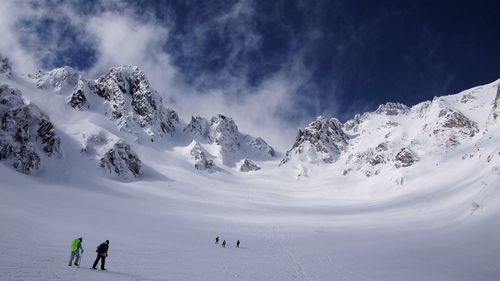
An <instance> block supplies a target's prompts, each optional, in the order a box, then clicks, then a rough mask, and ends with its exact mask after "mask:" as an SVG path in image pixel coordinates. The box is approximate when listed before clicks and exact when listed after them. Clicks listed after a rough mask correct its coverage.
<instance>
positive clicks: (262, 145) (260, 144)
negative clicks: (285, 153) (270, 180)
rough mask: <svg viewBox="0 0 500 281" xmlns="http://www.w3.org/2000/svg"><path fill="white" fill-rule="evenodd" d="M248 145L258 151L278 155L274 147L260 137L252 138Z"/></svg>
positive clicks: (272, 155)
mask: <svg viewBox="0 0 500 281" xmlns="http://www.w3.org/2000/svg"><path fill="white" fill-rule="evenodd" d="M247 144H248V146H249V147H251V148H253V149H254V150H256V151H259V152H261V153H264V154H266V155H269V156H271V157H274V156H276V152H275V151H274V148H272V147H271V146H270V145H269V144H267V142H266V141H265V140H263V139H262V138H260V137H257V138H252V139H250V140H249V141H248V142H247Z"/></svg>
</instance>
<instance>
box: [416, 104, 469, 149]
mask: <svg viewBox="0 0 500 281" xmlns="http://www.w3.org/2000/svg"><path fill="white" fill-rule="evenodd" d="M432 103H433V105H431V107H433V108H431V109H430V110H431V115H430V116H429V122H428V123H427V124H426V125H425V127H424V131H428V132H430V133H431V135H433V136H435V137H436V138H437V140H438V141H441V142H444V144H445V146H447V147H452V146H456V145H458V144H459V143H460V140H461V139H463V138H470V137H473V136H475V135H476V134H477V133H478V132H479V128H478V126H477V124H476V123H475V122H474V121H471V120H470V119H469V118H467V117H466V116H465V115H464V114H463V113H461V112H459V111H457V110H454V109H451V108H449V107H448V106H447V105H446V104H445V103H444V102H442V101H441V100H435V101H433V102H432Z"/></svg>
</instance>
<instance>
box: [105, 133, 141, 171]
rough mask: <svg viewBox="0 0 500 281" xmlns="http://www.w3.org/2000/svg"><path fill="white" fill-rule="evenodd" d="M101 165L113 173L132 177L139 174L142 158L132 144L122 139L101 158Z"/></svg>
mask: <svg viewBox="0 0 500 281" xmlns="http://www.w3.org/2000/svg"><path fill="white" fill-rule="evenodd" d="M100 167H101V168H103V169H104V170H105V171H107V172H108V173H110V174H112V175H117V176H119V177H121V178H123V179H131V178H133V177H137V176H139V174H140V172H141V160H140V159H139V157H138V156H137V154H136V153H135V152H134V151H133V150H132V149H131V148H130V145H128V144H127V143H125V142H124V141H123V140H120V141H118V142H116V143H115V144H114V145H113V147H112V148H111V149H110V150H108V151H107V152H106V153H105V154H104V156H103V157H102V158H101V161H100Z"/></svg>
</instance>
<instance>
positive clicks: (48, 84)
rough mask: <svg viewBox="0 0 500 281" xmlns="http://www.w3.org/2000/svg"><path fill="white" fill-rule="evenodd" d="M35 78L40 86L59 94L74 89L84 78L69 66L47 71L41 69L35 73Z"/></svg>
mask: <svg viewBox="0 0 500 281" xmlns="http://www.w3.org/2000/svg"><path fill="white" fill-rule="evenodd" d="M33 78H34V79H35V81H36V86H37V87H38V88H40V89H47V88H50V89H52V90H53V91H54V93H56V94H57V95H61V94H64V93H66V92H70V91H73V90H74V89H75V87H76V86H77V85H78V82H79V81H80V80H81V79H82V78H81V75H80V74H79V73H78V72H77V71H76V70H74V69H73V68H71V67H69V66H65V67H60V68H56V69H53V70H51V71H47V72H45V71H41V70H39V71H38V72H37V73H35V74H34V75H33Z"/></svg>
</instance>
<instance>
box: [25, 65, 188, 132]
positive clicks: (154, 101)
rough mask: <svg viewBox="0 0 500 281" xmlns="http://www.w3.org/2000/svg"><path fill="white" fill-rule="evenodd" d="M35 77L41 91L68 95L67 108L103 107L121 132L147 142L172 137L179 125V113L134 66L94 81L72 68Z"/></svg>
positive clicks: (123, 67)
mask: <svg viewBox="0 0 500 281" xmlns="http://www.w3.org/2000/svg"><path fill="white" fill-rule="evenodd" d="M32 77H33V79H35V81H36V85H37V87H38V88H42V89H52V90H53V91H54V92H55V93H56V94H58V95H66V96H67V103H68V105H69V106H71V107H73V108H74V109H76V110H87V109H89V108H90V107H91V101H93V102H94V103H97V104H98V106H97V107H98V108H103V107H102V106H101V105H100V104H102V103H104V112H103V113H104V115H106V116H108V117H109V118H110V119H112V120H113V121H114V122H115V123H116V124H117V125H118V127H119V129H120V130H122V131H126V132H129V133H132V134H135V135H137V136H140V135H143V136H145V137H146V139H147V140H151V141H154V140H156V139H158V138H161V137H163V136H165V135H168V136H171V135H172V134H173V133H174V132H175V126H176V124H177V123H179V117H178V115H177V113H176V112H175V111H174V110H171V109H168V108H166V107H165V106H164V105H163V103H162V99H161V97H160V95H159V94H158V92H156V91H155V90H154V89H153V88H151V85H150V84H149V81H148V80H147V79H146V76H145V74H144V72H142V71H141V70H140V69H139V68H138V67H135V66H122V67H115V68H112V69H111V70H110V71H109V72H108V73H107V74H106V75H104V76H102V77H100V78H99V79H97V80H95V81H93V80H86V79H84V78H82V76H81V75H80V74H78V72H76V71H75V70H73V69H72V68H70V67H62V68H57V69H54V70H52V71H48V72H42V71H39V72H37V73H36V74H35V75H33V76H32ZM94 105H95V104H94ZM139 139H141V138H139Z"/></svg>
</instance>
